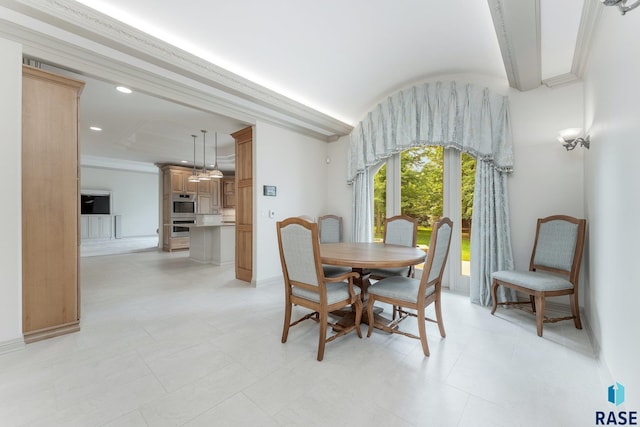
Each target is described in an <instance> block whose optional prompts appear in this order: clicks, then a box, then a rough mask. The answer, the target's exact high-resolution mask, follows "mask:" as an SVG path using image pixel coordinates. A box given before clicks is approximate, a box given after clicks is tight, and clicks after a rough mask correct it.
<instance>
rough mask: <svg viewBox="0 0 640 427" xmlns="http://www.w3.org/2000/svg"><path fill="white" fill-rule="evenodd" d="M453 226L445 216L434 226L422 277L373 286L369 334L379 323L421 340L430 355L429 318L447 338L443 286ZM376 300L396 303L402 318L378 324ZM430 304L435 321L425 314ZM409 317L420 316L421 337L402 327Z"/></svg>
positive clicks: (400, 278)
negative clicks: (442, 304)
mask: <svg viewBox="0 0 640 427" xmlns="http://www.w3.org/2000/svg"><path fill="white" fill-rule="evenodd" d="M452 229H453V222H452V221H451V220H450V219H449V218H442V219H441V220H440V221H438V222H437V223H436V225H435V226H434V227H433V232H432V233H431V241H430V243H429V252H428V254H427V259H426V261H425V264H424V270H423V271H422V277H421V278H420V280H418V279H415V278H413V277H407V276H390V277H387V278H384V279H381V280H379V281H378V282H376V283H374V284H372V285H371V286H369V291H368V295H369V296H368V300H367V315H368V319H369V331H368V333H367V337H370V336H371V332H373V328H374V326H376V327H378V328H380V329H382V330H384V331H386V332H389V333H393V334H401V335H404V336H407V337H409V338H415V339H419V340H420V342H421V343H422V351H423V352H424V355H425V356H429V345H428V344H427V331H426V325H425V322H426V321H430V322H435V323H437V324H438V328H439V329H440V335H441V336H442V337H443V338H444V337H445V335H446V334H445V331H444V323H443V321H442V307H441V288H442V274H443V272H444V266H445V265H446V263H447V257H448V255H449V246H450V245H451V231H452ZM376 301H380V302H384V303H388V304H391V305H393V307H394V310H397V312H398V314H399V317H398V318H397V319H395V318H394V319H393V320H392V321H391V322H390V323H389V324H386V325H380V324H375V325H374V304H375V302H376ZM430 304H433V305H434V307H435V315H436V318H435V320H434V319H431V318H428V317H426V315H425V309H426V308H427V306H429V305H430ZM409 310H411V311H409ZM409 316H411V317H416V318H417V320H418V331H419V334H420V336H416V335H413V334H411V333H409V332H405V331H403V330H401V329H400V328H399V327H398V324H399V323H400V322H401V321H403V320H404V319H406V318H407V317H409Z"/></svg>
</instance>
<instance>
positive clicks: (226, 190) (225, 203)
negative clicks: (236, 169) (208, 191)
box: [222, 176, 236, 208]
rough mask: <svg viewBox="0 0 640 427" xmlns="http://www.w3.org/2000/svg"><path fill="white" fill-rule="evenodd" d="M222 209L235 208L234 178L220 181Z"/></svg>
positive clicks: (225, 178)
mask: <svg viewBox="0 0 640 427" xmlns="http://www.w3.org/2000/svg"><path fill="white" fill-rule="evenodd" d="M222 187H223V190H222V207H223V208H235V207H236V178H235V177H233V176H232V177H224V179H223V180H222Z"/></svg>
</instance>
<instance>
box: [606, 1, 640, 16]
mask: <svg viewBox="0 0 640 427" xmlns="http://www.w3.org/2000/svg"><path fill="white" fill-rule="evenodd" d="M600 1H601V2H602V4H604V5H605V6H618V9H620V13H621V14H623V15H624V14H625V13H627V12H628V11H630V10H633V9H635V8H636V7H638V6H640V0H636V2H635V3H633V4H632V5H631V6H627V0H600Z"/></svg>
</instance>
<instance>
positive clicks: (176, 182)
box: [169, 169, 198, 194]
mask: <svg viewBox="0 0 640 427" xmlns="http://www.w3.org/2000/svg"><path fill="white" fill-rule="evenodd" d="M169 176H170V181H171V192H172V193H183V194H184V193H187V194H196V193H197V192H198V186H197V184H198V183H197V182H189V177H190V176H191V171H190V170H189V171H185V170H183V169H170V171H169Z"/></svg>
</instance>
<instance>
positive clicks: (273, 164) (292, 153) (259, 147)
mask: <svg viewBox="0 0 640 427" xmlns="http://www.w3.org/2000/svg"><path fill="white" fill-rule="evenodd" d="M253 141H254V142H253V144H254V161H255V164H254V172H255V176H254V181H253V186H254V189H255V190H254V191H255V195H254V202H255V206H254V212H255V217H254V278H253V281H254V282H255V284H256V285H258V286H259V285H260V283H261V282H267V281H271V280H274V279H275V278H278V277H282V267H281V265H280V254H279V252H278V240H277V235H276V222H277V221H281V220H283V219H285V218H288V217H291V216H299V215H311V216H313V217H317V216H319V215H322V214H323V213H326V212H325V209H326V205H327V196H326V194H327V191H326V186H327V178H326V177H327V163H326V161H325V159H326V156H327V143H326V142H324V141H320V140H317V139H314V138H311V137H308V136H305V135H301V134H298V133H295V132H292V131H289V130H286V129H283V128H280V127H277V126H273V125H270V124H267V123H264V122H258V123H257V124H256V126H255V134H254V138H253ZM263 185H275V186H276V187H277V196H276V197H270V196H263V195H262V186H263ZM269 210H273V211H274V212H275V216H274V217H273V218H269V215H268V213H269Z"/></svg>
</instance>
